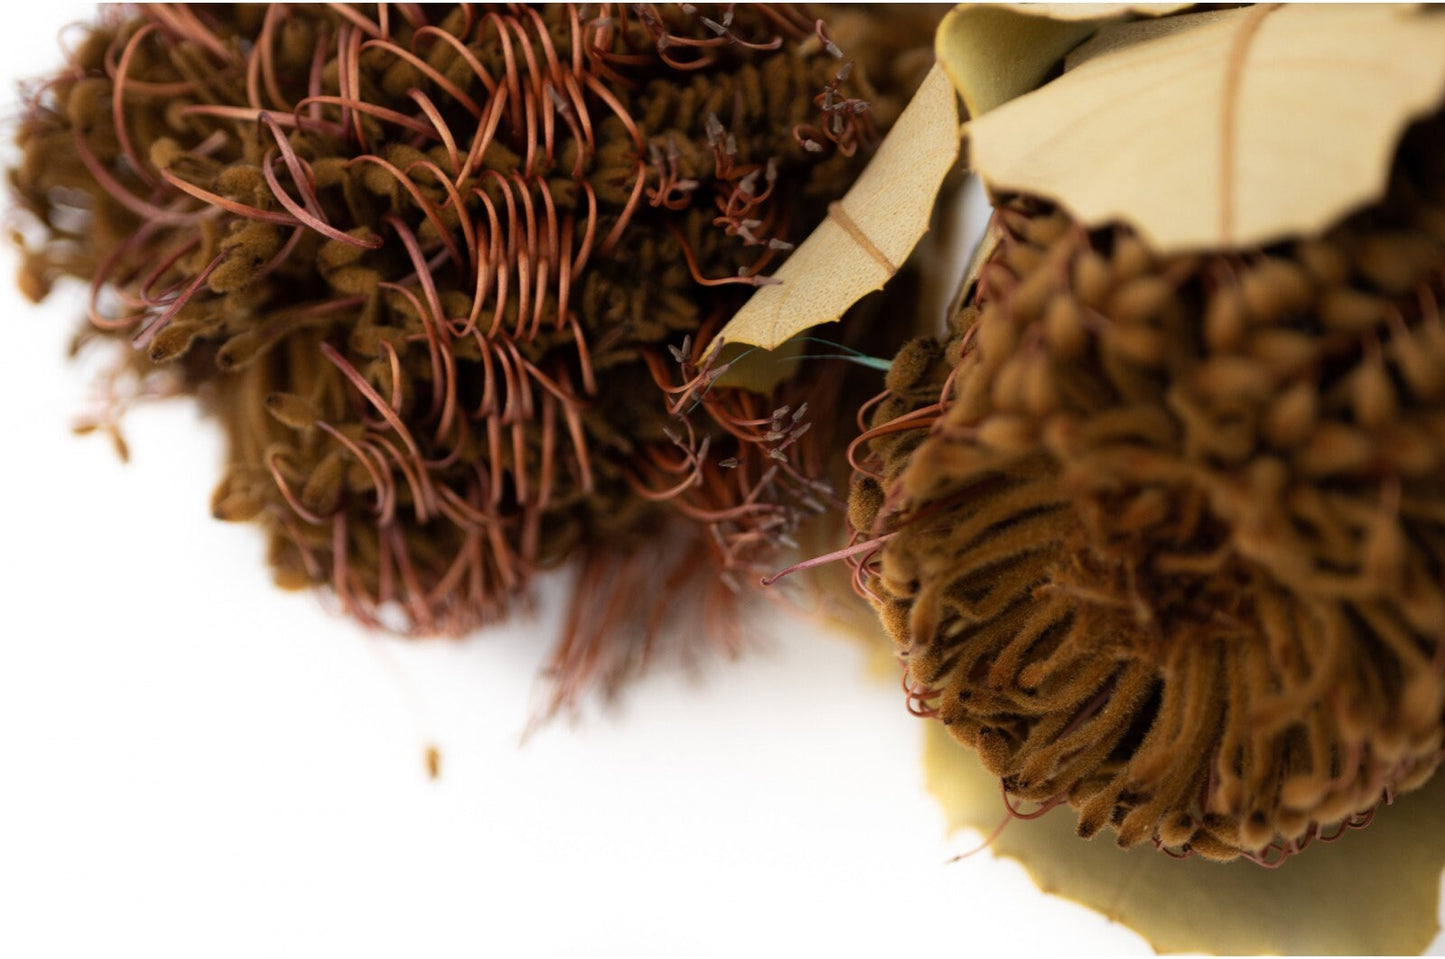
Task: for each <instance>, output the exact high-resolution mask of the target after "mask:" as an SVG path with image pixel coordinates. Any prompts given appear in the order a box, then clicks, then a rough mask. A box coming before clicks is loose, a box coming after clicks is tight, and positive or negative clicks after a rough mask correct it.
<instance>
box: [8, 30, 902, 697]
mask: <svg viewBox="0 0 1445 959" xmlns="http://www.w3.org/2000/svg"><path fill="white" fill-rule="evenodd" d="M928 19H929V18H918V17H914V18H911V19H910V18H903V19H902V20H899V21H897V22H896V23H895V21H894V19H893V18H891V17H889V16H888V15H884V14H872V13H869V12H866V11H861V10H860V11H846V12H843V11H839V12H836V16H835V17H833V20H834V22H833V26H832V27H831V28H829V27H826V26H824V25H823V23H822V21H821V20H819V19H818V18H817V13H816V12H814V11H807V10H802V9H797V8H791V7H772V6H745V7H738V8H736V9H734V8H731V7H729V8H721V7H719V8H702V9H694V8H691V7H688V8H685V9H684V8H681V7H667V8H662V7H653V6H650V5H640V6H636V7H634V6H615V7H614V6H609V5H604V6H602V7H592V8H587V9H580V8H575V7H567V6H560V5H557V6H544V7H541V8H537V9H526V8H501V7H499V8H495V9H488V8H472V7H432V6H413V5H399V6H382V7H379V8H370V7H367V8H350V7H340V6H335V7H332V6H319V5H318V6H296V7H290V6H285V5H276V4H264V5H240V6H196V7H188V6H183V5H180V6H164V5H162V6H154V7H147V8H144V9H141V10H139V11H137V12H132V11H129V10H108V11H105V12H104V13H103V14H102V15H101V19H100V22H99V23H98V24H96V25H95V26H94V27H93V28H91V29H89V30H88V31H87V32H85V33H83V34H81V35H79V36H78V37H76V39H75V42H74V45H73V48H72V50H71V51H70V57H69V63H68V65H67V66H66V68H65V69H63V70H62V71H60V72H59V73H57V74H56V75H55V76H53V77H51V78H49V79H48V80H46V81H44V82H43V83H41V84H38V85H36V86H35V87H34V89H33V90H32V91H31V92H30V95H29V97H28V107H27V110H26V113H25V116H24V118H23V120H22V123H21V126H20V131H19V135H18V142H19V144H20V146H21V147H22V150H23V159H22V161H21V162H20V164H19V165H18V166H17V167H16V168H15V169H14V170H12V171H11V174H10V179H11V182H12V185H13V188H14V191H15V194H16V197H17V201H18V205H19V206H20V207H21V208H23V209H24V210H25V211H27V212H28V213H30V214H32V215H33V217H34V219H35V220H37V221H38V222H39V224H40V225H41V227H42V229H41V230H40V231H39V232H38V233H34V232H33V233H32V235H31V236H30V237H29V246H28V248H27V252H26V265H25V268H24V270H23V271H22V276H21V283H22V285H23V287H24V289H25V291H26V292H27V293H28V294H29V295H31V296H32V297H34V298H37V299H38V298H40V297H43V296H44V295H45V293H46V292H47V290H48V289H49V287H50V286H51V284H52V283H53V282H55V281H56V280H57V279H59V278H62V277H67V276H69V277H79V278H81V279H83V280H85V281H88V282H89V283H91V286H92V308H91V311H90V322H91V326H92V330H91V333H90V335H96V336H104V337H107V338H112V339H116V340H120V341H128V342H129V343H130V344H131V345H132V346H133V347H134V348H135V351H136V352H135V353H134V354H133V355H132V356H131V357H130V359H128V360H127V361H125V363H124V364H122V365H123V367H124V368H125V369H124V372H127V373H128V374H130V375H131V376H132V378H133V379H138V380H139V381H140V383H141V385H140V386H139V387H138V388H136V389H138V391H139V392H140V393H142V394H145V393H156V392H175V391H180V392H187V393H195V394H197V395H199V396H201V397H202V398H203V399H204V401H205V402H206V404H207V405H208V407H209V408H210V409H211V410H212V411H214V413H215V414H216V416H217V418H218V419H219V420H220V422H221V424H222V426H223V427H224V429H225V432H226V435H227V438H228V442H229V449H230V454H229V459H230V462H229V465H228V468H227V470H226V473H225V475H224V477H223V479H222V480H221V482H220V485H219V486H218V487H217V489H216V491H215V494H214V497H213V501H212V502H213V510H214V512H215V515H216V516H218V517H220V518H222V519H227V520H250V521H255V522H258V523H260V524H262V525H263V526H264V527H265V528H266V530H267V531H268V533H269V536H270V544H271V546H270V561H271V564H272V566H273V568H274V569H275V573H276V578H277V580H278V582H280V583H281V584H282V585H285V586H289V587H299V586H306V585H313V584H319V585H325V586H327V587H329V588H331V589H332V590H334V591H335V594H336V596H337V597H338V599H339V600H340V602H341V604H342V605H343V607H344V608H346V609H347V610H348V611H350V612H351V613H353V614H355V615H356V616H358V617H360V618H361V619H363V620H365V621H368V622H376V621H378V620H379V619H381V618H384V611H385V610H386V609H387V608H388V607H394V608H395V609H396V610H398V611H399V613H400V614H401V616H402V618H403V619H404V620H405V623H406V624H407V628H408V629H410V630H412V631H415V632H422V633H429V632H444V633H461V632H465V631H467V630H470V629H472V628H473V627H475V626H477V625H480V624H483V623H485V622H488V621H491V620H493V619H495V618H497V617H499V616H501V615H504V614H505V612H506V610H507V608H508V607H509V606H510V605H511V604H512V603H513V602H514V600H515V599H516V598H517V597H518V596H520V595H522V594H524V592H525V589H526V586H527V583H528V580H529V578H530V577H531V576H532V574H533V573H534V571H536V570H538V569H541V568H546V567H550V566H555V565H557V564H558V563H560V562H561V561H563V560H564V559H568V558H572V557H578V558H580V562H581V565H582V570H583V571H582V574H581V580H580V586H579V592H578V598H577V601H576V603H575V604H574V609H573V615H572V618H571V620H570V622H569V625H568V631H567V634H566V636H565V637H564V639H563V643H562V645H561V646H560V647H559V649H558V652H557V655H556V657H555V658H554V661H553V663H552V669H553V671H554V673H555V675H556V677H557V679H558V683H559V685H558V694H559V700H558V701H559V702H560V701H562V700H564V699H566V698H568V697H569V696H570V695H571V694H572V693H573V692H574V691H575V690H576V689H578V688H580V687H581V686H582V684H584V683H585V682H588V681H590V680H599V681H601V682H602V683H603V684H604V685H607V686H612V685H615V682H616V681H617V680H618V679H619V678H621V677H622V676H623V675H625V674H627V673H629V672H631V671H632V670H633V669H635V667H636V666H637V665H639V664H640V663H641V662H643V661H645V660H646V659H647V658H648V657H649V655H650V654H651V651H652V648H653V644H654V642H655V640H656V639H657V637H658V635H659V624H660V623H661V622H662V620H663V619H664V617H665V616H666V615H669V614H671V613H673V612H675V611H677V610H678V609H681V610H683V611H684V612H685V613H686V612H687V611H689V610H691V609H692V604H687V603H683V604H679V603H677V602H676V600H677V598H678V597H677V593H678V591H680V590H683V589H684V587H685V586H686V587H689V589H690V590H691V592H693V593H697V592H698V591H699V590H700V591H702V592H705V593H707V594H708V596H709V598H708V599H707V602H708V603H712V604H717V603H725V602H726V601H727V597H728V596H729V595H731V594H730V592H729V590H730V589H731V588H736V586H737V584H738V583H740V582H743V581H745V580H748V579H752V578H755V574H756V573H757V572H758V571H760V570H762V569H766V568H767V567H768V564H770V563H772V562H773V561H774V556H775V553H776V551H777V549H778V548H779V546H780V544H785V543H787V542H788V541H789V540H790V533H791V531H792V530H793V529H794V528H795V527H796V525H797V524H798V522H799V521H800V520H801V519H802V518H803V517H804V516H805V515H807V514H809V513H810V512H816V511H819V510H820V509H821V508H822V502H821V498H822V497H823V495H824V494H825V493H826V489H825V488H824V487H823V486H822V485H821V484H819V482H818V480H817V479H815V477H818V476H821V475H822V469H821V459H822V453H821V451H820V450H821V446H822V444H825V443H826V438H825V437H822V434H823V433H824V432H825V431H822V430H819V431H816V432H815V433H814V434H813V435H812V436H806V434H805V430H806V426H807V425H808V424H809V422H810V421H808V420H804V419H802V418H801V417H798V418H795V417H794V411H795V410H796V409H797V408H798V407H799V406H800V404H801V402H802V397H805V396H808V397H813V398H814V399H815V401H816V400H818V399H823V400H826V399H827V398H828V397H830V396H832V395H834V392H835V391H836V389H837V382H838V376H837V375H836V374H834V373H830V372H827V371H824V370H823V369H822V365H821V364H811V365H810V364H799V365H798V367H797V368H798V370H799V371H800V374H801V375H800V376H798V377H795V378H794V379H793V380H792V381H791V382H790V383H789V384H788V385H787V386H785V387H783V388H782V389H781V390H780V392H779V395H777V396H774V397H771V398H765V397H758V396H754V395H750V394H746V393H743V392H741V391H737V390H730V389H723V388H721V387H715V386H714V385H713V378H714V376H715V375H716V373H717V372H718V371H716V370H707V369H705V368H703V367H704V364H703V363H702V361H701V357H702V356H703V355H704V353H705V349H706V346H707V343H708V340H709V337H710V336H711V333H712V331H713V330H715V329H716V328H717V327H718V326H719V325H720V324H721V322H722V321H724V320H725V319H726V318H727V317H728V316H729V315H730V314H731V313H732V312H733V311H734V310H735V309H736V308H737V307H738V305H739V304H740V303H741V302H742V300H743V299H744V298H745V297H746V295H747V293H748V292H749V291H750V290H751V288H752V286H753V285H754V284H755V283H757V282H760V281H761V280H760V277H761V275H762V274H763V273H764V272H765V271H767V270H768V269H769V268H770V267H772V266H774V265H775V264H776V263H777V262H778V259H779V257H781V256H783V255H785V254H786V252H787V250H788V249H790V248H791V243H792V242H795V241H797V240H799V239H801V237H802V236H804V235H806V233H807V232H808V230H809V229H810V228H811V226H812V225H813V224H814V223H816V222H817V221H818V220H819V219H820V218H821V216H822V215H823V212H824V209H825V206H826V204H827V202H828V201H829V200H831V199H833V198H836V197H837V196H839V195H841V194H842V193H843V192H844V191H845V190H846V188H847V186H848V185H849V183H851V181H852V180H853V178H854V177H856V175H857V174H858V172H859V171H860V170H861V169H862V166H863V164H864V163H865V162H866V158H867V155H868V152H869V149H870V148H871V146H872V145H873V144H874V143H875V142H876V139H877V137H878V135H879V133H880V132H881V131H882V130H883V129H884V128H886V127H887V125H888V124H889V123H890V122H891V121H892V119H893V118H894V117H895V116H896V115H897V113H898V111H899V110H900V109H901V106H902V104H903V102H904V100H905V98H906V95H907V93H908V92H909V90H910V89H911V87H912V85H914V84H915V83H916V82H917V80H918V79H919V78H921V76H922V72H923V70H925V69H926V67H927V64H928V61H929V59H930V56H929V51H928V49H927V46H926V43H927V38H928V36H929V24H928ZM830 29H831V32H830ZM910 50H911V51H912V52H910ZM162 368H165V369H162ZM166 371H169V374H170V375H169V377H167V376H164V375H162V374H163V373H165V372H166ZM121 379H124V377H121ZM123 392H124V391H123V390H119V391H118V393H117V402H116V408H117V411H118V410H119V409H120V408H121V407H123V405H124V404H123V402H122V399H123V395H122V394H123ZM782 407H787V409H785V410H784V411H783V412H782V413H781V414H779V415H776V416H775V410H777V409H779V408H782ZM117 415H118V412H117ZM99 425H101V426H103V427H105V428H107V429H110V430H112V431H114V430H115V422H114V418H109V419H106V420H105V421H104V422H102V423H100V424H99ZM117 435H118V434H117ZM659 569H663V570H666V571H667V572H666V573H665V574H664V575H663V576H662V577H661V578H659V577H658V573H657V571H658V570H659ZM674 607H675V608H674ZM711 619H712V620H713V622H714V624H715V625H716V624H718V623H720V622H721V621H722V620H724V619H726V617H720V616H713V617H711ZM690 632H692V631H690Z"/></svg>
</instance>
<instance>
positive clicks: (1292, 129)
mask: <svg viewBox="0 0 1445 959" xmlns="http://www.w3.org/2000/svg"><path fill="white" fill-rule="evenodd" d="M1069 65H1070V68H1069V69H1068V70H1067V71H1066V72H1065V73H1064V74H1063V76H1061V77H1060V78H1059V79H1057V80H1054V81H1052V82H1050V83H1048V84H1046V85H1045V86H1043V87H1041V88H1039V89H1038V90H1035V91H1033V92H1032V93H1029V94H1027V95H1024V96H1021V97H1018V98H1017V99H1015V100H1012V101H1010V102H1008V103H1006V104H1005V105H1003V106H1001V107H999V108H998V109H996V110H993V111H991V112H989V113H987V114H985V115H984V116H982V117H979V118H977V119H975V120H973V121H972V122H970V123H969V124H968V125H967V126H966V127H965V133H966V135H967V137H968V141H969V156H970V161H971V163H972V165H973V167H974V169H975V170H976V171H978V172H979V173H980V174H981V175H982V176H983V178H984V180H985V181H986V182H987V183H988V185H989V187H990V188H991V189H992V190H994V191H995V192H998V191H1010V192H1011V191H1020V192H1028V193H1035V194H1039V195H1042V196H1045V197H1048V198H1050V199H1054V200H1057V201H1058V202H1060V203H1061V204H1063V205H1064V206H1066V207H1067V208H1068V209H1069V210H1070V211H1071V212H1072V213H1073V214H1074V215H1075V216H1076V217H1077V218H1078V219H1080V220H1082V221H1083V222H1084V223H1086V224H1087V225H1089V226H1095V225H1100V224H1103V223H1106V222H1110V221H1115V220H1122V221H1124V222H1127V223H1129V224H1131V225H1133V226H1134V227H1135V228H1136V229H1138V230H1139V231H1140V232H1141V233H1143V234H1145V235H1146V236H1147V237H1148V239H1149V240H1150V241H1151V242H1152V243H1153V244H1154V245H1155V246H1156V247H1157V248H1158V249H1159V250H1160V251H1161V252H1165V253H1172V252H1181V251H1185V250H1189V249H1194V248H1216V247H1222V246H1245V245H1255V244H1264V243H1268V242H1270V241H1273V240H1278V239H1281V238H1284V237H1287V236H1292V235H1295V234H1301V233H1306V234H1307V233H1313V232H1317V231H1319V230H1321V229H1323V228H1324V227H1325V226H1327V225H1328V224H1330V223H1332V222H1334V221H1335V220H1337V219H1339V218H1340V217H1341V216H1343V215H1344V214H1346V213H1348V212H1349V211H1351V210H1353V209H1356V208H1357V207H1359V206H1361V205H1363V204H1365V203H1368V202H1370V201H1371V200H1373V199H1375V198H1376V197H1378V196H1379V195H1380V194H1381V191H1382V190H1383V189H1384V187H1385V183H1386V180H1387V177H1388V174H1389V168H1390V161H1391V158H1392V156H1393V154H1394V150H1395V145H1396V142H1397V141H1398V139H1399V136H1400V134H1401V132H1402V131H1403V129H1404V128H1405V126H1406V125H1407V124H1408V123H1409V122H1410V121H1411V120H1412V119H1415V118H1417V117H1419V116H1420V115H1422V114H1424V113H1426V112H1428V111H1429V110H1431V109H1433V108H1435V107H1436V106H1437V105H1438V104H1439V103H1440V101H1441V99H1442V97H1445V17H1441V16H1437V15H1434V14H1431V13H1429V12H1426V11H1425V10H1422V9H1421V8H1419V7H1416V6H1413V5H1408V6H1402V5H1383V4H1382V5H1362V6H1354V5H1349V6H1314V5H1300V6H1284V7H1279V6H1259V7H1251V8H1245V9H1237V10H1226V11H1220V12H1211V13H1201V14H1185V15H1181V16H1175V17H1169V18H1165V19H1162V20H1154V21H1135V22H1132V23H1124V24H1117V25H1109V26H1105V27H1103V28H1101V29H1100V30H1099V31H1098V32H1097V33H1096V34H1095V35H1094V37H1093V38H1092V39H1091V40H1089V41H1088V43H1086V44H1085V45H1084V46H1083V47H1080V48H1079V49H1077V50H1075V51H1074V53H1073V54H1072V55H1071V56H1070V60H1069Z"/></svg>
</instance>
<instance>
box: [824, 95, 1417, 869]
mask: <svg viewBox="0 0 1445 959" xmlns="http://www.w3.org/2000/svg"><path fill="white" fill-rule="evenodd" d="M1442 149H1445V118H1442V117H1441V116H1436V117H1433V118H1431V119H1430V120H1428V121H1425V122H1422V123H1420V124H1418V125H1417V126H1415V127H1414V128H1412V130H1411V131H1410V133H1409V134H1408V136H1407V137H1406V138H1405V140H1404V142H1403V145H1402V146H1401V149H1400V153H1399V156H1398V158H1397V161H1396V164H1395V168H1394V172H1393V175H1392V179H1391V182H1390V187H1389V193H1388V196H1387V198H1386V199H1385V200H1383V201H1382V202H1380V203H1379V204H1377V205H1375V206H1373V207H1371V208H1370V209H1367V210H1365V211H1362V212H1360V213H1358V214H1357V215H1354V216H1352V217H1350V218H1349V219H1348V220H1346V221H1345V222H1343V223H1342V224H1341V225H1339V226H1338V227H1336V228H1334V229H1332V230H1330V231H1329V232H1328V233H1326V234H1325V235H1323V236H1318V237H1311V238H1308V239H1302V240H1300V241H1298V242H1291V243H1284V244H1280V245H1278V246H1274V247H1271V248H1268V249H1263V250H1259V249H1256V250H1237V251H1216V252H1208V253H1202V254H1200V255H1194V256H1172V257H1167V258H1161V257H1158V256H1156V255H1154V254H1153V253H1152V252H1151V251H1150V250H1149V249H1148V248H1147V247H1146V246H1145V245H1144V244H1143V243H1142V242H1140V240H1139V239H1138V238H1137V237H1136V236H1135V235H1134V234H1132V233H1131V232H1130V231H1129V230H1128V229H1126V228H1123V227H1116V228H1112V229H1105V230H1100V231H1096V232H1092V233H1090V232H1087V231H1085V230H1083V229H1082V228H1080V227H1079V226H1078V225H1077V224H1075V223H1073V222H1071V221H1070V220H1069V218H1068V217H1067V216H1066V215H1064V214H1063V213H1061V212H1059V211H1058V210H1056V209H1054V208H1051V207H1050V206H1049V205H1047V204H1045V203H1042V202H1040V201H1037V200H1033V199H1030V198H1028V197H1015V198H1012V199H1009V200H1007V201H1006V202H1005V203H1003V204H1002V206H1001V207H1000V209H999V211H998V213H997V214H996V220H995V222H996V225H997V226H998V227H999V228H1001V229H1002V231H1003V239H1002V243H1001V244H1000V245H999V246H998V248H997V250H996V251H995V252H994V253H993V255H992V257H991V258H990V260H989V261H988V263H987V264H986V266H985V267H984V268H983V271H982V273H981V274H980V276H979V279H978V284H977V287H976V289H975V292H974V294H973V295H972V297H971V298H970V300H969V301H968V302H967V303H966V304H965V305H964V306H963V308H962V311H961V312H960V313H959V315H958V316H956V317H955V318H954V322H953V329H952V334H951V337H950V338H949V339H948V340H947V342H938V341H934V340H920V341H916V342H914V343H912V344H910V345H909V346H907V347H905V348H904V349H903V351H902V352H901V353H900V354H899V356H898V358H897V360H895V362H894V365H893V369H892V372H891V374H890V376H889V381H888V387H889V394H888V395H887V396H886V397H885V398H884V399H883V401H882V402H881V404H880V405H879V406H878V408H877V410H876V412H875V413H874V415H873V427H874V428H873V431H872V433H871V434H870V435H871V437H872V441H871V445H870V457H869V459H868V460H867V461H866V462H864V463H861V464H860V471H859V473H858V475H857V476H856V477H855V483H854V488H853V495H852V503H851V509H850V519H851V521H852V524H853V525H854V527H855V528H856V529H857V530H859V538H860V539H861V540H868V539H872V538H876V539H875V541H874V543H873V546H872V548H871V551H869V552H867V553H864V554H861V559H860V560H859V567H858V579H857V582H858V583H859V585H860V587H861V588H862V589H864V590H865V591H866V592H867V593H869V594H870V596H871V598H872V600H873V602H874V603H875V605H876V607H877V608H878V610H879V612H880V614H881V616H882V618H883V621H884V624H885V626H886V627H887V629H888V631H889V633H890V634H891V635H892V636H893V638H894V640H895V642H896V644H897V651H898V653H899V655H900V656H901V657H902V658H903V660H904V661H905V662H906V666H907V684H908V686H909V694H910V706H911V707H912V708H913V709H914V711H915V712H918V713H920V714H923V715H928V716H935V717H937V718H938V719H940V720H941V721H942V722H943V723H944V724H945V725H946V726H947V727H948V729H949V731H950V732H951V733H952V734H953V735H954V737H955V738H956V739H958V740H959V741H960V742H962V743H964V744H966V745H968V746H970V747H972V748H973V749H975V750H977V752H978V754H979V756H980V758H981V759H982V760H983V763H984V764H985V766H986V767H987V768H988V769H989V770H990V771H991V772H993V773H994V774H995V775H997V776H998V777H999V778H1000V780H1001V781H1002V785H1003V788H1004V790H1005V792H1006V793H1007V794H1008V795H1009V796H1010V797H1012V799H1013V800H1014V801H1015V802H1018V801H1027V802H1029V803H1036V804H1041V806H1042V807H1050V806H1053V805H1057V804H1061V803H1068V804H1070V805H1072V806H1073V807H1075V809H1076V810H1077V813H1078V832H1079V833H1080V835H1083V836H1092V835H1094V834H1095V833H1097V832H1098V831H1099V830H1101V829H1103V828H1104V827H1110V828H1112V829H1113V830H1114V831H1115V833H1116V834H1117V839H1118V842H1119V843H1120V845H1123V846H1132V845H1135V844H1137V843H1142V842H1152V843H1154V844H1155V845H1156V846H1158V847H1160V848H1161V849H1163V850H1165V851H1167V852H1169V853H1171V854H1173V855H1189V854H1194V853H1198V854H1200V855H1203V856H1206V857H1209V858H1214V859H1230V858H1234V857H1237V856H1240V855H1245V856H1249V857H1252V858H1255V859H1257V860H1259V861H1261V862H1265V863H1275V862H1278V861H1280V860H1281V859H1283V858H1285V857H1287V856H1289V855H1291V854H1293V853H1295V852H1298V851H1299V850H1301V849H1302V848H1304V847H1305V846H1306V845H1308V844H1309V843H1310V842H1311V841H1314V840H1316V839H1319V838H1322V837H1324V838H1328V837H1331V836H1333V835H1336V834H1338V832H1339V831H1340V830H1341V829H1342V828H1343V827H1346V826H1360V825H1363V824H1365V823H1366V822H1368V819H1369V817H1370V815H1371V814H1372V811H1373V810H1374V809H1375V808H1376V807H1377V806H1378V805H1379V804H1380V803H1382V802H1389V801H1390V800H1391V799H1392V797H1393V796H1395V795H1397V794H1399V793H1402V792H1406V791H1409V790H1412V789H1415V788H1416V787H1418V786H1419V785H1421V784H1422V783H1423V782H1425V781H1426V779H1427V778H1428V777H1429V776H1430V775H1431V774H1432V773H1433V772H1434V771H1435V769H1436V766H1437V765H1438V763H1439V761H1440V757H1441V746H1442V702H1445V683H1442V677H1445V479H1442V468H1445V320H1442V317H1441V312H1440V303H1441V301H1442V299H1445V162H1442V159H1441V158H1442V156H1445V153H1442Z"/></svg>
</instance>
